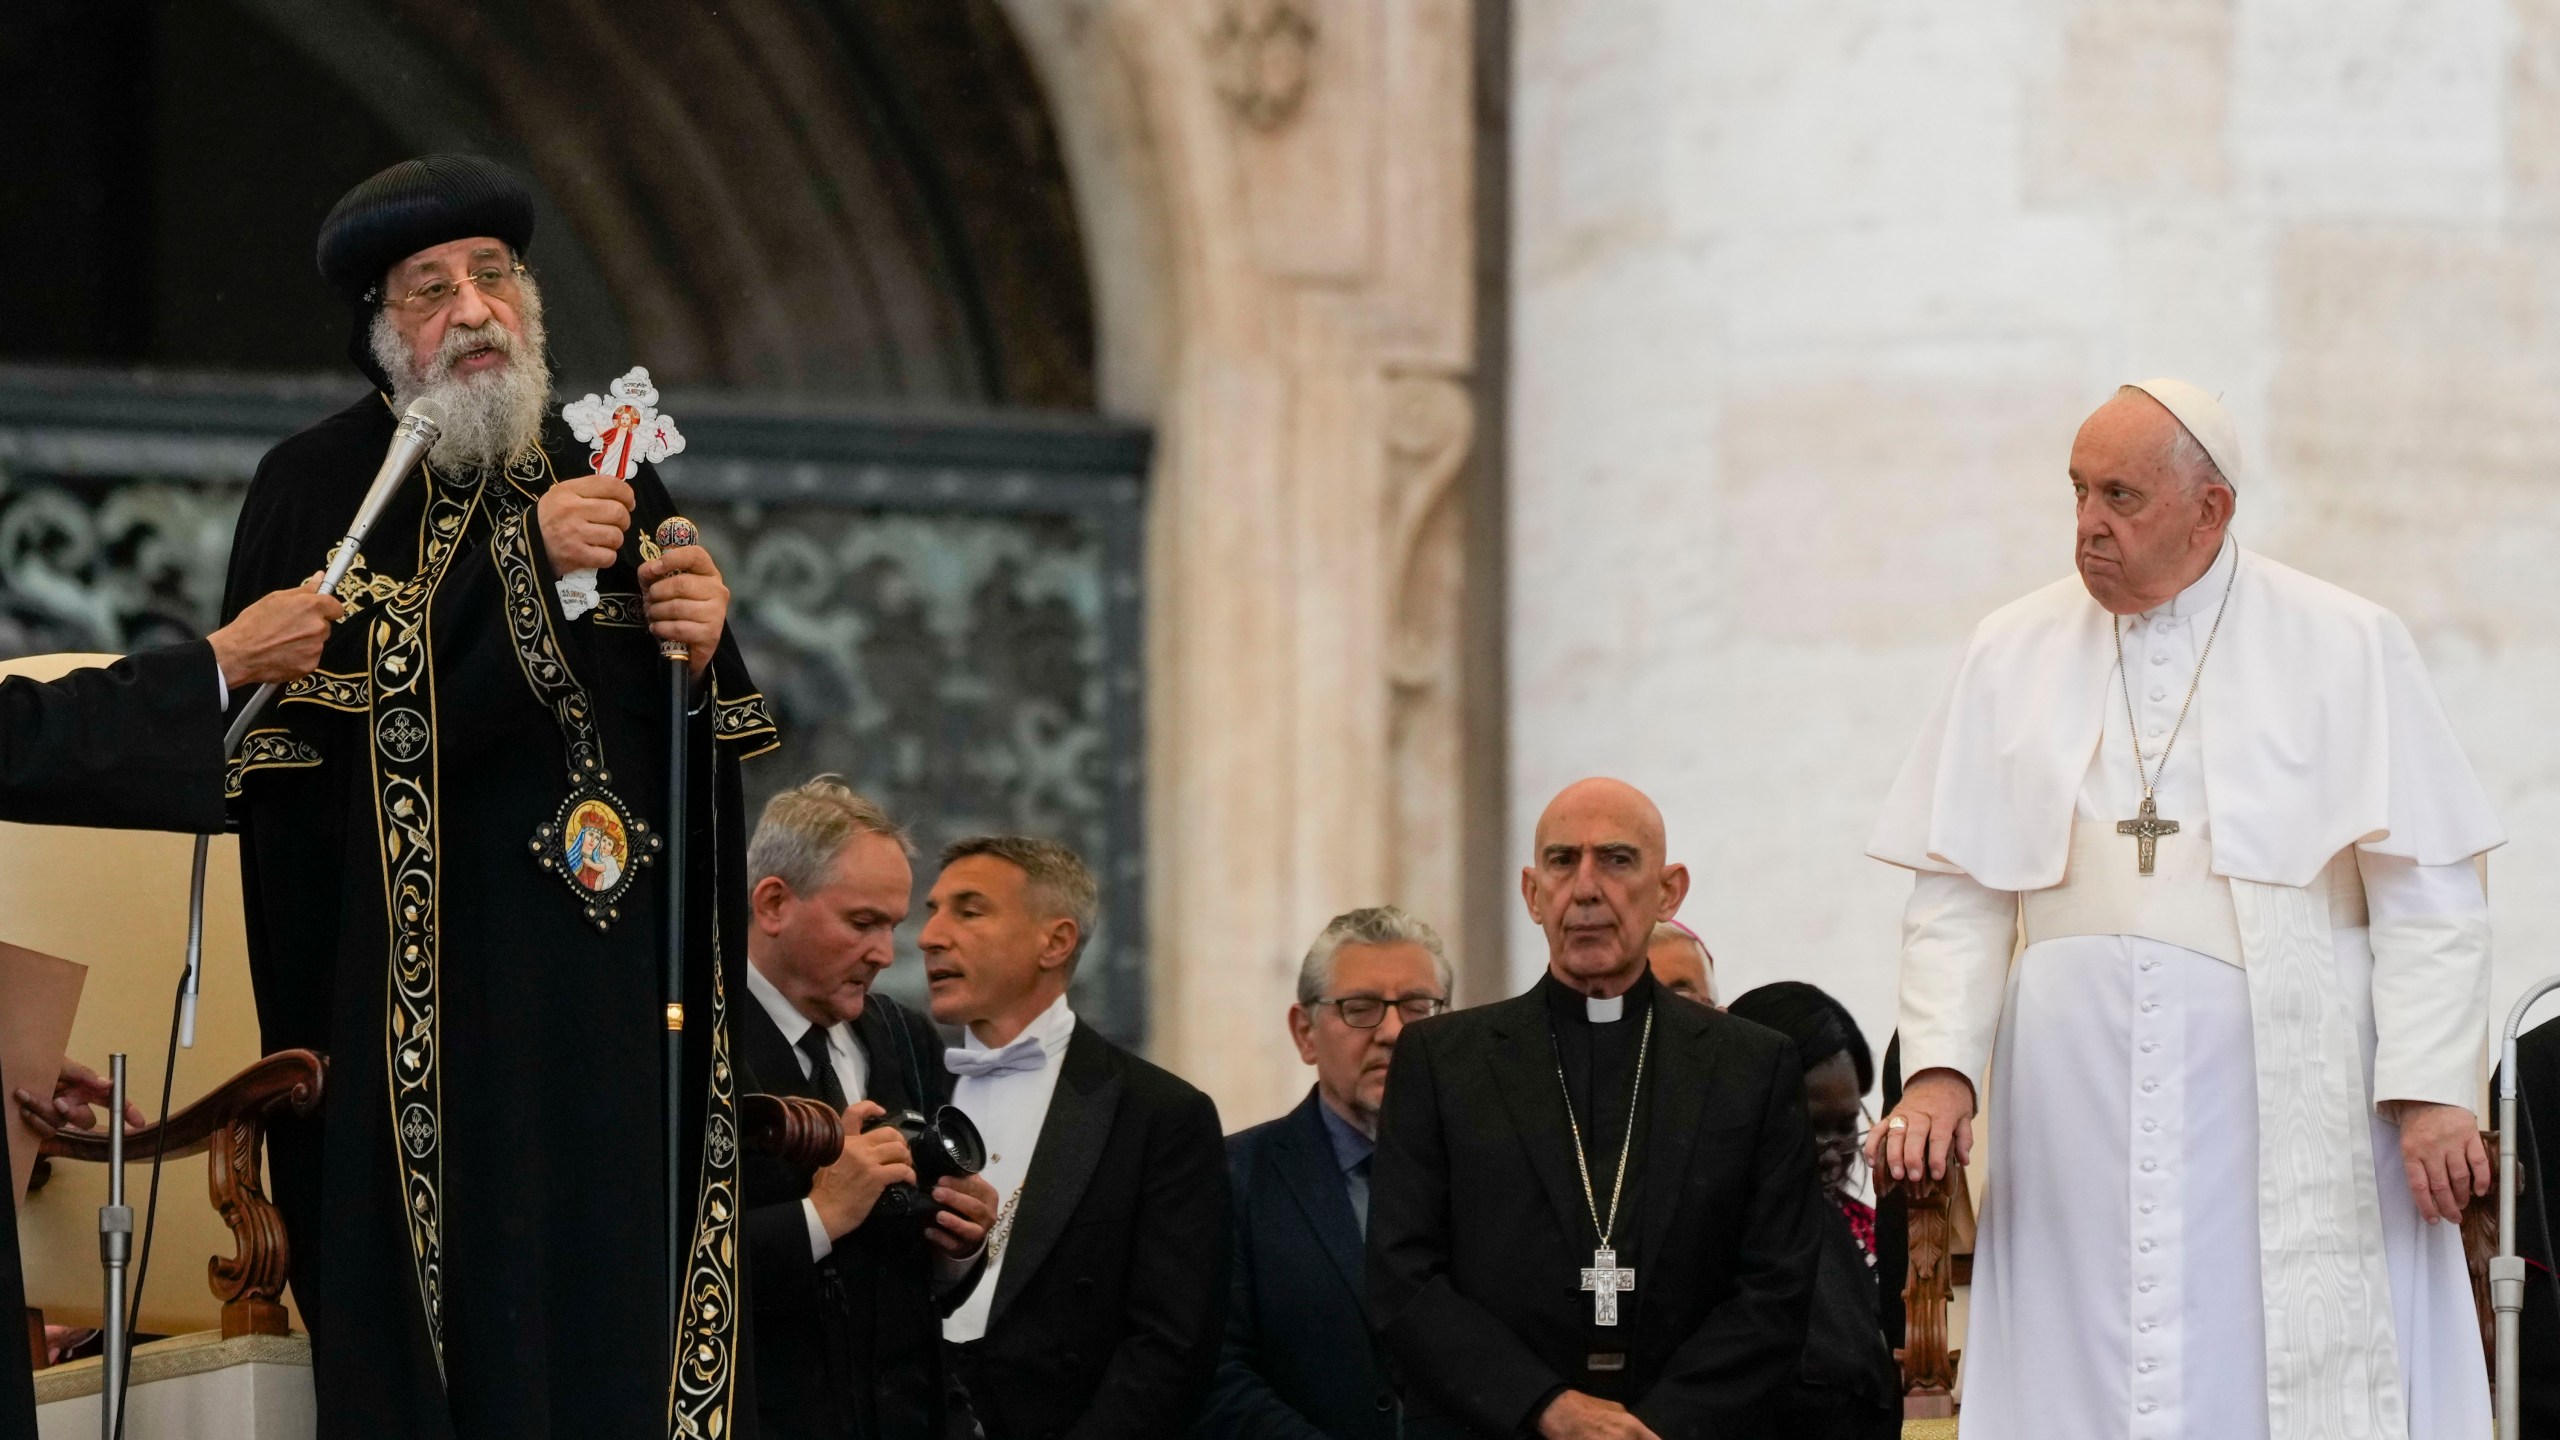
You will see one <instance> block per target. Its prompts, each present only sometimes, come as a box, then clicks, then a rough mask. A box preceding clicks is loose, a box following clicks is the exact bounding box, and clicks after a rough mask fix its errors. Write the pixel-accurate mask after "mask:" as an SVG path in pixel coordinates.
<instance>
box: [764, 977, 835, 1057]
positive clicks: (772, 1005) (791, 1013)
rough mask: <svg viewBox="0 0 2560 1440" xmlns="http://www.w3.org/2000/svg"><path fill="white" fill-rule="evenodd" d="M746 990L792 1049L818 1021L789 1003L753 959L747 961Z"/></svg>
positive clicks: (831, 1038) (830, 1027) (788, 999)
mask: <svg viewBox="0 0 2560 1440" xmlns="http://www.w3.org/2000/svg"><path fill="white" fill-rule="evenodd" d="M747 991H748V993H749V994H752V995H754V996H755V997H756V1000H757V1002H758V1003H759V1004H761V1005H763V1006H764V1013H766V1014H767V1015H770V1016H772V1017H773V1028H775V1029H776V1030H779V1031H781V1032H782V1043H783V1044H785V1045H788V1046H790V1047H791V1048H792V1049H794V1050H797V1049H799V1048H800V1037H801V1036H803V1035H806V1034H808V1033H809V1028H810V1027H811V1026H813V1025H815V1024H817V1023H818V1022H816V1021H814V1020H812V1019H810V1018H809V1017H808V1016H806V1015H803V1014H801V1013H800V1007H799V1006H797V1005H794V1004H792V1003H791V999H790V997H789V996H786V995H784V994H783V993H782V990H781V987H779V986H777V985H775V984H774V983H773V982H772V981H770V980H767V979H766V978H764V972H763V971H762V970H759V969H757V968H756V964H755V962H754V961H753V960H749V961H748V962H747ZM828 1029H829V1030H830V1032H832V1031H833V1029H834V1027H833V1026H829V1027H828ZM833 1038H834V1037H833V1035H832V1033H831V1034H830V1035H829V1043H831V1044H832V1043H833Z"/></svg>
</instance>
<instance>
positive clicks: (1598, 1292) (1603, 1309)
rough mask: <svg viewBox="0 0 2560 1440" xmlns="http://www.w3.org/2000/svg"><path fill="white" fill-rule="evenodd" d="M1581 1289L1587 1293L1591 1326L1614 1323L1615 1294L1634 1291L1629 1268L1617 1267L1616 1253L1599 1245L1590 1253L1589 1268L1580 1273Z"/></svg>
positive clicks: (1630, 1268) (1633, 1282)
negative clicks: (1588, 1293) (1589, 1296)
mask: <svg viewBox="0 0 2560 1440" xmlns="http://www.w3.org/2000/svg"><path fill="white" fill-rule="evenodd" d="M1582 1288H1583V1289H1585V1290H1587V1291H1589V1292H1590V1293H1591V1323H1592V1324H1594V1325H1615V1324H1617V1323H1618V1292H1619V1291H1621V1290H1633V1289H1634V1288H1636V1272H1635V1269H1634V1267H1632V1266H1621V1265H1620V1264H1619V1263H1618V1252H1617V1251H1615V1250H1612V1249H1610V1248H1609V1247H1608V1246H1606V1245H1603V1246H1601V1247H1600V1248H1599V1249H1597V1250H1594V1251H1592V1252H1591V1268H1590V1269H1588V1270H1585V1271H1583V1272H1582Z"/></svg>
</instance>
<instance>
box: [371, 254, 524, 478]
mask: <svg viewBox="0 0 2560 1440" xmlns="http://www.w3.org/2000/svg"><path fill="white" fill-rule="evenodd" d="M516 283H517V285H518V286H519V287H520V288H521V290H522V291H523V298H522V299H521V300H519V301H518V302H517V305H516V323H517V324H519V325H521V326H523V327H524V333H523V334H521V335H519V334H517V333H515V332H514V331H511V330H509V329H508V328H507V327H506V326H504V325H502V324H499V323H498V320H497V317H495V316H491V317H490V319H489V321H488V323H487V324H485V325H478V326H474V327H471V328H469V329H463V328H461V327H459V326H456V327H449V328H447V329H446V331H445V332H444V338H443V340H442V341H440V342H439V343H438V345H437V347H436V353H435V355H434V357H433V358H431V359H430V360H428V362H427V363H426V364H425V365H423V366H422V365H420V364H419V363H418V361H417V358H416V357H415V356H413V355H412V354H410V352H409V342H408V341H406V340H403V339H402V338H400V331H399V328H398V327H397V326H396V325H394V324H393V323H392V320H391V306H390V304H389V303H388V302H387V301H386V302H385V303H384V305H383V307H382V308H381V309H380V310H378V311H376V312H374V317H373V330H372V334H371V344H372V347H373V359H374V363H375V364H377V365H380V366H381V367H382V373H383V374H384V375H385V376H386V377H388V378H389V379H390V381H391V408H392V409H394V410H404V411H405V410H407V409H408V408H409V402H410V401H412V400H416V399H418V398H420V397H421V396H432V397H433V398H434V399H435V401H436V403H437V404H438V406H439V407H441V413H442V414H443V417H444V419H443V423H442V428H441V429H440V430H439V431H438V432H437V435H436V443H435V446H434V448H432V449H430V450H428V451H427V459H428V461H429V462H431V463H433V464H436V465H439V466H442V467H444V468H445V469H448V470H487V469H493V468H495V467H497V466H499V465H502V464H505V463H506V461H507V460H508V459H509V458H510V457H512V456H514V455H515V454H517V453H518V452H520V451H522V450H523V449H524V447H526V446H528V445H530V444H532V443H534V442H535V441H536V440H539V439H540V438H542V415H543V412H544V411H545V410H546V409H548V408H549V407H550V404H551V357H550V350H549V343H548V340H547V339H546V337H545V334H544V330H543V324H542V287H541V286H539V285H536V284H535V283H533V276H532V275H531V274H530V273H527V274H525V275H522V276H520V277H518V279H517V282H516ZM476 345H489V346H494V347H495V348H497V349H499V350H503V351H505V352H506V354H507V364H506V365H505V367H504V368H502V369H499V370H496V371H494V372H490V373H486V374H480V375H466V376H461V377H458V378H457V377H456V376H455V375H454V373H453V364H454V362H455V361H456V360H459V359H461V358H462V356H463V354H464V353H465V352H466V351H468V350H470V349H471V348H472V347H474V346H476Z"/></svg>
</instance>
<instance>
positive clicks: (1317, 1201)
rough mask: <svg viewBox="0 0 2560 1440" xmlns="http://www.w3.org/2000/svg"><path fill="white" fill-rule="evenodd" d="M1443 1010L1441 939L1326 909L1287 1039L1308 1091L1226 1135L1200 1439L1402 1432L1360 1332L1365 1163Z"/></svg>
mask: <svg viewBox="0 0 2560 1440" xmlns="http://www.w3.org/2000/svg"><path fill="white" fill-rule="evenodd" d="M1448 1008H1449V960H1448V956H1447V954H1446V952H1445V951H1444V950H1443V949H1442V947H1441V944H1440V937H1439V935H1438V934H1436V933H1434V932H1433V930H1432V928H1431V927H1430V926H1429V925H1426V924H1424V923H1423V922H1422V921H1420V920H1417V919H1415V918H1414V917H1413V916H1411V915H1408V914H1406V913H1405V912H1404V911H1402V910H1399V909H1396V908H1395V907H1394V906H1392V905H1381V906H1377V907H1375V908H1372V909H1366V910H1353V911H1350V912H1349V913H1347V914H1342V915H1337V916H1335V917H1334V918H1333V919H1332V920H1331V921H1330V922H1328V923H1327V924H1326V925H1325V927H1324V930H1323V931H1322V933H1320V934H1318V935H1317V936H1316V939H1315V943H1314V944H1313V945H1311V946H1309V947H1308V948H1307V956H1306V959H1305V961H1304V962H1303V963H1302V964H1301V965H1300V966H1299V967H1298V998H1297V1003H1295V1004H1293V1005H1291V1006H1290V1007H1289V1036H1290V1038H1291V1039H1292V1040H1294V1041H1296V1042H1297V1045H1298V1058H1300V1059H1301V1060H1304V1061H1305V1062H1306V1063H1308V1064H1310V1065H1313V1066H1314V1067H1316V1083H1315V1088H1314V1089H1312V1090H1310V1091H1309V1092H1308V1094H1307V1098H1306V1100H1305V1101H1304V1102H1302V1103H1301V1104H1300V1105H1299V1106H1298V1108H1296V1109H1295V1110H1292V1111H1290V1112H1289V1113H1288V1114H1287V1115H1284V1116H1282V1117H1281V1118H1279V1119H1277V1120H1272V1121H1268V1122H1266V1123H1264V1124H1261V1125H1256V1126H1254V1127H1253V1128H1252V1129H1250V1130H1245V1131H1242V1132H1240V1133H1238V1134H1235V1135H1232V1136H1229V1137H1228V1138H1227V1173H1228V1179H1229V1182H1230V1185H1231V1187H1232V1189H1233V1191H1234V1194H1235V1259H1234V1267H1235V1275H1234V1282H1233V1283H1234V1296H1233V1298H1232V1299H1231V1300H1230V1301H1229V1302H1228V1305H1227V1334H1226V1342H1225V1346H1224V1350H1223V1352H1222V1353H1221V1355H1220V1357H1219V1362H1218V1383H1217V1388H1216V1389H1214V1390H1213V1391H1211V1392H1210V1398H1209V1408H1208V1410H1207V1411H1206V1412H1205V1413H1204V1414H1203V1415H1202V1417H1201V1421H1200V1425H1199V1427H1198V1429H1197V1430H1196V1431H1195V1432H1194V1433H1195V1434H1196V1435H1198V1436H1200V1437H1202V1440H1210V1437H1229V1436H1256V1437H1274V1440H1277V1437H1291V1440H1317V1437H1320V1436H1322V1437H1332V1440H1372V1437H1374V1440H1392V1437H1394V1436H1395V1435H1397V1434H1399V1433H1400V1432H1401V1429H1402V1415H1401V1413H1400V1412H1399V1409H1398V1407H1397V1402H1396V1399H1395V1394H1394V1392H1393V1391H1392V1390H1391V1389H1390V1388H1389V1387H1388V1382H1387V1373H1386V1359H1385V1356H1384V1354H1383V1353H1382V1352H1381V1351H1380V1350H1379V1348H1378V1343H1377V1339H1376V1337H1375V1334H1374V1332H1373V1331H1372V1330H1371V1329H1370V1326H1369V1308H1368V1301H1367V1294H1368V1285H1367V1279H1366V1275H1365V1270H1364V1265H1365V1262H1364V1259H1363V1257H1362V1253H1361V1246H1362V1241H1363V1237H1364V1236H1365V1234H1366V1233H1367V1230H1368V1225H1369V1165H1370V1156H1371V1154H1372V1152H1373V1151H1374V1150H1375V1149H1376V1148H1377V1135H1378V1107H1379V1106H1380V1105H1381V1104H1383V1103H1384V1102H1385V1100H1386V1094H1387V1063H1388V1061H1389V1060H1391V1059H1393V1058H1394V1056H1395V1050H1396V1040H1397V1038H1398V1037H1399V1036H1401V1035H1402V1034H1403V1033H1404V1028H1405V1026H1406V1025H1408V1024H1410V1023H1413V1022H1415V1021H1419V1020H1427V1019H1429V1018H1431V1017H1432V1016H1434V1015H1437V1014H1439V1013H1440V1012H1442V1011H1444V1010H1446V1009H1448Z"/></svg>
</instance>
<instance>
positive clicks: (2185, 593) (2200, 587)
mask: <svg viewBox="0 0 2560 1440" xmlns="http://www.w3.org/2000/svg"><path fill="white" fill-rule="evenodd" d="M2239 563H2240V542H2239V541H2237V540H2235V539H2233V538H2231V537H2230V536H2229V535H2225V536H2223V537H2222V550H2221V553H2219V554H2217V555H2215V556H2214V557H2213V563H2212V564H2211V565H2209V566H2206V567H2205V572H2204V574H2202V575H2201V576H2198V577H2197V579H2196V583H2194V584H2193V585H2190V586H2188V587H2187V588H2186V589H2184V590H2181V591H2179V592H2178V593H2177V594H2176V595H2173V596H2171V597H2170V599H2169V603H2168V604H2166V605H2161V606H2157V607H2155V608H2153V609H2150V610H2145V611H2143V612H2142V618H2143V619H2145V620H2149V621H2154V622H2167V623H2175V622H2177V621H2181V620H2192V619H2194V618H2195V617H2196V616H2198V615H2206V616H2210V615H2211V614H2213V612H2214V608H2215V607H2216V606H2218V605H2220V604H2221V603H2222V597H2223V595H2224V594H2226V593H2227V592H2228V591H2229V588H2230V584H2231V567H2232V566H2234V565H2237V564H2239Z"/></svg>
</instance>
